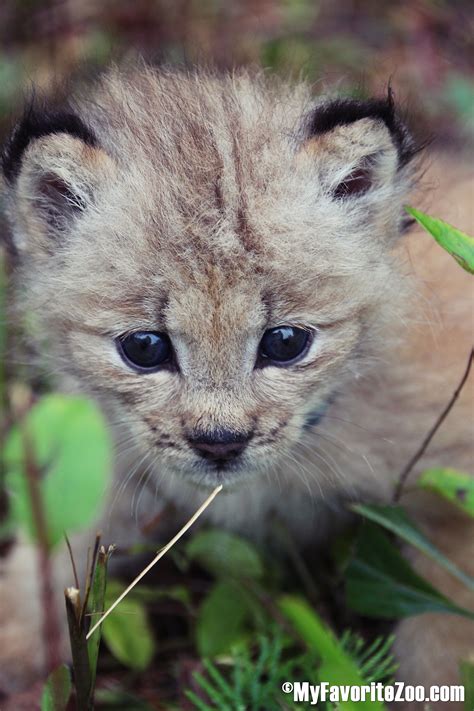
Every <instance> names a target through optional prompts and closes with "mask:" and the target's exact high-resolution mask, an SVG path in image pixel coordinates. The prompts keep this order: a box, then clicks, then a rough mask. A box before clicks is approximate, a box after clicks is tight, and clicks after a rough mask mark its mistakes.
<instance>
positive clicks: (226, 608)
mask: <svg viewBox="0 0 474 711" xmlns="http://www.w3.org/2000/svg"><path fill="white" fill-rule="evenodd" d="M251 614H252V607H251V605H250V603H249V600H248V596H247V595H246V593H245V592H244V591H243V590H242V589H241V588H240V586H238V585H237V584H235V583H234V582H232V581H231V580H223V581H220V582H217V583H216V585H215V586H214V587H213V588H212V590H211V592H210V593H209V595H208V596H207V597H206V598H205V600H204V602H203V603H202V605H201V608H200V610H199V617H198V620H197V625H196V643H197V648H198V651H199V654H200V655H201V656H202V657H215V656H216V655H218V654H223V653H224V652H228V651H229V650H230V648H231V647H232V646H233V645H234V644H235V643H236V642H237V641H239V640H240V639H242V637H243V635H244V632H245V627H246V623H247V621H248V619H249V618H250V616H251Z"/></svg>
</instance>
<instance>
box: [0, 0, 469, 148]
mask: <svg viewBox="0 0 474 711" xmlns="http://www.w3.org/2000/svg"><path fill="white" fill-rule="evenodd" d="M473 25H474V18H473V14H472V5H471V3H470V2H469V0H456V2H451V1H450V0H415V2H413V0H402V1H401V2H396V3H395V2H392V1H391V0H382V2H380V1H377V0H344V1H343V0H336V1H334V0H333V1H332V2H329V0H201V1H200V2H197V1H196V0H177V1H174V0H137V1H136V2H134V3H130V2H128V1H127V0H105V1H103V2H99V3H95V2H93V1H92V0H3V2H2V3H1V4H0V48H1V49H0V121H1V120H2V118H3V119H4V120H5V119H6V118H7V117H8V116H9V114H10V113H11V110H12V108H14V106H15V105H16V104H17V103H18V101H19V100H21V98H22V96H23V94H24V92H25V91H28V89H29V86H30V85H31V83H32V82H35V83H38V84H40V85H45V84H48V83H49V82H50V81H51V80H53V79H54V80H57V79H61V78H62V77H63V76H64V75H67V73H68V72H69V71H71V70H73V69H74V68H75V67H76V66H77V65H78V64H81V63H83V62H87V63H88V64H90V65H91V66H101V65H102V64H103V63H104V62H105V61H107V60H109V59H116V58H120V57H124V56H125V57H127V56H133V55H136V54H137V53H139V54H141V55H143V56H145V57H146V58H148V59H151V60H154V61H165V62H170V63H172V64H174V63H183V62H184V63H193V62H203V63H205V64H212V65H216V66H217V67H221V68H229V67H234V66H241V65H253V66H263V67H266V68H270V69H273V70H276V71H278V72H280V73H283V74H289V73H290V74H292V75H293V76H300V75H303V76H306V77H307V78H308V80H309V81H311V82H314V83H315V90H316V91H319V90H321V89H322V88H324V87H325V86H331V87H333V86H334V85H336V86H337V87H338V89H339V91H341V92H345V93H349V94H352V93H358V94H369V93H380V92H383V91H384V89H385V87H386V85H387V81H388V79H389V78H391V80H392V83H393V86H394V88H395V90H396V93H397V95H398V96H399V97H400V99H401V100H402V102H403V104H406V106H407V108H408V109H409V112H410V115H411V116H413V117H414V119H415V123H417V124H418V128H419V130H420V132H422V133H426V132H427V133H429V134H435V135H436V137H437V139H438V140H439V141H440V142H441V143H446V142H447V141H449V142H451V143H452V142H454V143H456V142H457V143H458V144H460V143H461V142H462V141H463V140H464V141H465V140H466V139H467V138H470V139H472V138H473V136H474V123H473V116H474V111H473V108H474V83H473V72H472V70H473V66H472V56H473V49H474V39H473V38H474V32H473V29H474V27H473Z"/></svg>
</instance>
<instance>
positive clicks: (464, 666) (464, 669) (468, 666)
mask: <svg viewBox="0 0 474 711" xmlns="http://www.w3.org/2000/svg"><path fill="white" fill-rule="evenodd" d="M459 671H460V673H461V681H462V684H463V686H464V694H465V695H464V708H465V710H466V711H472V709H474V658H472V659H464V660H463V661H462V662H461V664H460V665H459Z"/></svg>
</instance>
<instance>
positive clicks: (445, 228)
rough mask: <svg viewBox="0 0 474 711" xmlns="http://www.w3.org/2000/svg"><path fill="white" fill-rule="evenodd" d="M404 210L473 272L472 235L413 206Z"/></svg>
mask: <svg viewBox="0 0 474 711" xmlns="http://www.w3.org/2000/svg"><path fill="white" fill-rule="evenodd" d="M405 209H406V211H407V212H408V213H409V214H410V215H411V216H412V217H414V218H415V220H416V221H417V222H419V223H420V225H421V226H422V227H424V229H425V230H426V231H427V232H429V233H430V235H432V236H433V237H434V238H435V240H436V241H437V242H438V244H440V245H441V247H443V249H445V250H446V251H447V252H449V254H450V255H451V256H452V257H454V259H455V260H456V261H457V262H458V263H459V264H460V265H461V266H462V268H463V269H465V270H466V271H467V272H469V273H470V274H474V237H470V236H469V235H467V234H465V233H464V232H461V230H458V229H457V228H456V227H453V226H452V225H449V224H448V223H447V222H444V221H443V220H440V219H439V218H437V217H431V216H430V215H426V214H425V213H424V212H420V210H415V208H414V207H406V208H405Z"/></svg>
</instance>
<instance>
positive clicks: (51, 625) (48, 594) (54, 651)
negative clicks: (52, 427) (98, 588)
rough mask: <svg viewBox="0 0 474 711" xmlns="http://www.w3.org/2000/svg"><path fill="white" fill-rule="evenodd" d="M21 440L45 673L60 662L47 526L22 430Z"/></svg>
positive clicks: (29, 446)
mask: <svg viewBox="0 0 474 711" xmlns="http://www.w3.org/2000/svg"><path fill="white" fill-rule="evenodd" d="M23 442H24V452H25V475H26V480H27V484H28V491H29V496H30V503H31V513H32V518H33V522H34V527H35V533H36V540H37V545H38V559H39V574H40V583H41V591H40V592H41V607H42V610H43V638H44V644H45V647H46V665H47V671H48V673H49V672H51V671H52V670H53V669H55V668H56V667H57V666H59V664H60V663H61V632H60V628H59V620H58V614H57V609H56V605H55V600H54V584H53V579H54V576H53V567H52V564H51V550H50V545H49V540H48V527H47V522H46V517H45V514H44V508H43V501H42V496H41V489H40V471H39V468H38V466H37V464H36V460H35V457H34V452H33V445H32V442H31V440H30V439H29V438H28V436H27V434H26V432H24V433H23Z"/></svg>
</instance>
